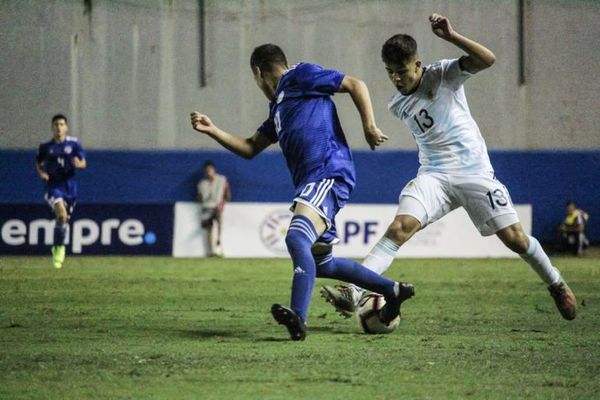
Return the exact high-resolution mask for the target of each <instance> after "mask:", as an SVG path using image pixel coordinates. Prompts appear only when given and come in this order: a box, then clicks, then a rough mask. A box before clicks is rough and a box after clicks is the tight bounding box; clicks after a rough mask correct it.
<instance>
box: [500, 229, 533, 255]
mask: <svg viewBox="0 0 600 400" xmlns="http://www.w3.org/2000/svg"><path fill="white" fill-rule="evenodd" d="M497 235H498V237H499V238H500V239H501V240H502V242H503V243H504V244H505V245H506V247H508V248H509V249H510V250H512V251H514V252H515V253H517V254H523V253H526V252H527V250H528V249H529V238H528V237H527V234H526V233H525V232H524V231H523V229H522V228H521V227H520V226H517V225H511V226H509V227H507V228H504V229H502V230H500V231H498V232H497Z"/></svg>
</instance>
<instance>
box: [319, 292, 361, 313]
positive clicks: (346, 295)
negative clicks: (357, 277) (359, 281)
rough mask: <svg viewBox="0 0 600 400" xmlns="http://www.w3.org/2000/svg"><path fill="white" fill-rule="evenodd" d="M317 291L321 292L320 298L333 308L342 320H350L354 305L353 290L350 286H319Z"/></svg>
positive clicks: (354, 308)
mask: <svg viewBox="0 0 600 400" xmlns="http://www.w3.org/2000/svg"><path fill="white" fill-rule="evenodd" d="M319 291H320V292H321V297H323V298H324V299H325V301H326V302H328V303H330V304H331V305H332V306H334V307H335V310H336V311H337V312H339V313H340V314H341V315H342V316H343V317H344V318H350V317H351V316H352V315H353V314H354V311H355V310H356V303H355V301H354V295H353V292H354V289H352V288H351V287H350V286H343V285H337V286H335V287H332V286H321V289H320V290H319Z"/></svg>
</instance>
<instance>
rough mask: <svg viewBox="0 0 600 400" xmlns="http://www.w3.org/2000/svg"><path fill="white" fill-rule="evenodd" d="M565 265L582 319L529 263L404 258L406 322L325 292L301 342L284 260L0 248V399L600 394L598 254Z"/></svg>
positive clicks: (400, 265) (399, 274) (400, 274)
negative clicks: (274, 310)
mask: <svg viewBox="0 0 600 400" xmlns="http://www.w3.org/2000/svg"><path fill="white" fill-rule="evenodd" d="M554 261H555V263H556V264H557V266H558V267H559V268H561V270H562V272H563V274H564V276H565V277H566V278H567V279H568V281H569V283H570V285H571V287H572V288H573V290H574V291H575V293H576V295H577V297H578V303H579V304H580V305H579V315H578V317H577V319H576V320H575V321H573V322H568V321H564V320H563V319H562V318H561V317H560V315H559V314H558V311H557V310H556V309H555V306H554V303H553V301H552V299H551V298H550V296H549V294H548V291H547V290H546V288H545V287H544V286H543V285H542V284H541V283H540V281H539V280H538V278H537V276H535V274H534V273H533V272H532V271H531V270H530V269H529V267H528V266H527V265H525V264H524V263H523V262H522V261H520V260H512V259H511V260H505V259H500V260H397V261H396V262H395V264H394V266H393V267H392V268H391V269H390V271H389V272H390V273H389V275H390V276H391V277H393V278H395V279H399V280H405V281H409V282H412V283H414V284H415V287H416V296H415V297H414V298H413V299H411V300H409V301H407V302H406V303H405V305H404V306H403V320H402V323H401V324H400V327H399V329H398V330H396V331H395V332H394V333H392V334H390V335H382V336H370V335H365V334H362V333H360V331H359V328H358V325H357V323H356V321H355V320H353V319H351V320H345V319H342V318H340V317H339V316H338V315H337V314H335V313H334V312H333V309H332V308H330V306H329V305H328V304H326V303H324V302H323V301H322V300H321V299H320V298H318V296H317V293H318V291H317V290H316V289H315V292H314V297H313V302H312V305H311V314H310V315H311V318H310V321H309V332H308V337H307V340H306V341H305V342H300V343H297V342H291V341H289V340H288V335H287V331H285V330H284V328H282V327H280V326H278V325H276V324H275V323H274V322H273V321H272V319H271V316H270V313H269V309H270V306H271V304H272V303H274V302H283V303H285V304H287V303H288V301H289V300H288V299H289V294H290V282H291V264H290V262H289V261H288V260H213V259H198V260H191V259H186V260H182V259H172V258H139V257H127V258H120V257H119V258H118V257H103V258H99V257H79V258H76V257H71V258H67V261H66V263H65V266H64V268H63V269H62V270H54V269H53V268H52V267H51V263H50V257H44V258H37V257H36V258H3V259H1V260H0V399H67V398H69V399H287V400H289V399H315V398H318V399H323V400H324V399H392V398H394V399H395V398H399V399H469V398H472V399H508V398H514V399H525V398H527V399H529V398H531V399H592V398H599V397H600V262H599V261H598V260H597V259H589V258H588V259H567V258H564V259H560V258H557V259H555V260H554ZM324 282H325V281H318V282H317V284H319V283H324Z"/></svg>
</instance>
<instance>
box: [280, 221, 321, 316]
mask: <svg viewBox="0 0 600 400" xmlns="http://www.w3.org/2000/svg"><path fill="white" fill-rule="evenodd" d="M316 241H317V232H316V231H315V228H314V226H313V224H312V222H310V220H309V219H308V218H306V217H305V216H303V215H295V216H294V217H293V218H292V222H291V223H290V227H289V229H288V233H287V236H286V238H285V243H286V245H287V248H288V252H289V253H290V256H291V257H292V263H293V268H294V278H293V280H292V300H291V303H290V305H291V309H292V310H293V311H294V312H295V313H296V314H298V316H299V317H300V318H302V320H303V321H306V317H307V315H308V305H309V304H310V296H311V294H312V290H313V287H314V285H315V278H316V266H315V260H314V259H313V255H312V253H311V250H310V249H311V247H312V245H313V243H314V242H316Z"/></svg>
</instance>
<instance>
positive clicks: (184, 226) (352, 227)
mask: <svg viewBox="0 0 600 400" xmlns="http://www.w3.org/2000/svg"><path fill="white" fill-rule="evenodd" d="M288 207H289V204H286V203H229V204H227V205H226V206H225V211H224V214H223V233H222V243H221V244H222V249H223V253H224V256H225V257H288V253H287V250H286V248H285V234H286V231H287V226H288V224H289V222H290V219H291V216H292V213H291V212H290V211H289V209H288ZM515 208H516V210H517V213H518V215H519V218H520V220H521V224H522V225H523V228H524V230H525V232H526V233H528V234H530V233H531V206H530V205H516V206H515ZM395 214H396V205H382V204H350V205H348V206H346V207H345V208H344V209H342V211H341V212H340V213H339V214H338V216H337V217H336V225H337V232H338V237H339V238H340V243H339V244H338V245H336V246H335V248H334V255H336V256H340V257H356V258H362V257H364V256H365V255H366V254H367V253H368V252H369V250H370V249H371V248H372V247H373V245H374V244H375V243H376V242H377V240H378V239H379V238H380V237H381V236H382V235H383V234H384V233H385V230H386V228H387V226H388V225H389V223H390V222H391V221H392V219H393V218H394V216H395ZM206 248H207V243H206V233H205V231H204V230H203V229H202V228H201V227H200V213H199V207H198V204H196V203H192V202H178V203H176V204H175V227H174V235H173V255H174V256H175V257H204V256H205V255H206ZM397 257H434V258H435V257H517V255H516V254H514V253H513V252H512V251H510V250H509V249H507V248H506V247H505V246H504V245H503V244H502V242H500V240H499V239H498V238H497V237H496V236H489V237H482V236H481V235H480V234H479V232H478V231H477V229H476V228H475V226H473V223H472V222H471V220H470V219H469V217H468V215H467V213H466V212H465V211H464V209H462V208H459V209H457V210H455V211H453V212H451V213H450V214H448V215H446V216H445V217H444V218H442V219H441V220H439V221H437V222H435V223H433V224H431V225H429V226H428V227H426V228H425V229H423V230H422V231H420V232H418V233H417V234H416V235H415V236H414V237H413V238H412V239H411V240H410V241H408V242H407V243H406V244H405V245H404V246H402V248H401V249H400V251H399V252H398V255H397Z"/></svg>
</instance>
